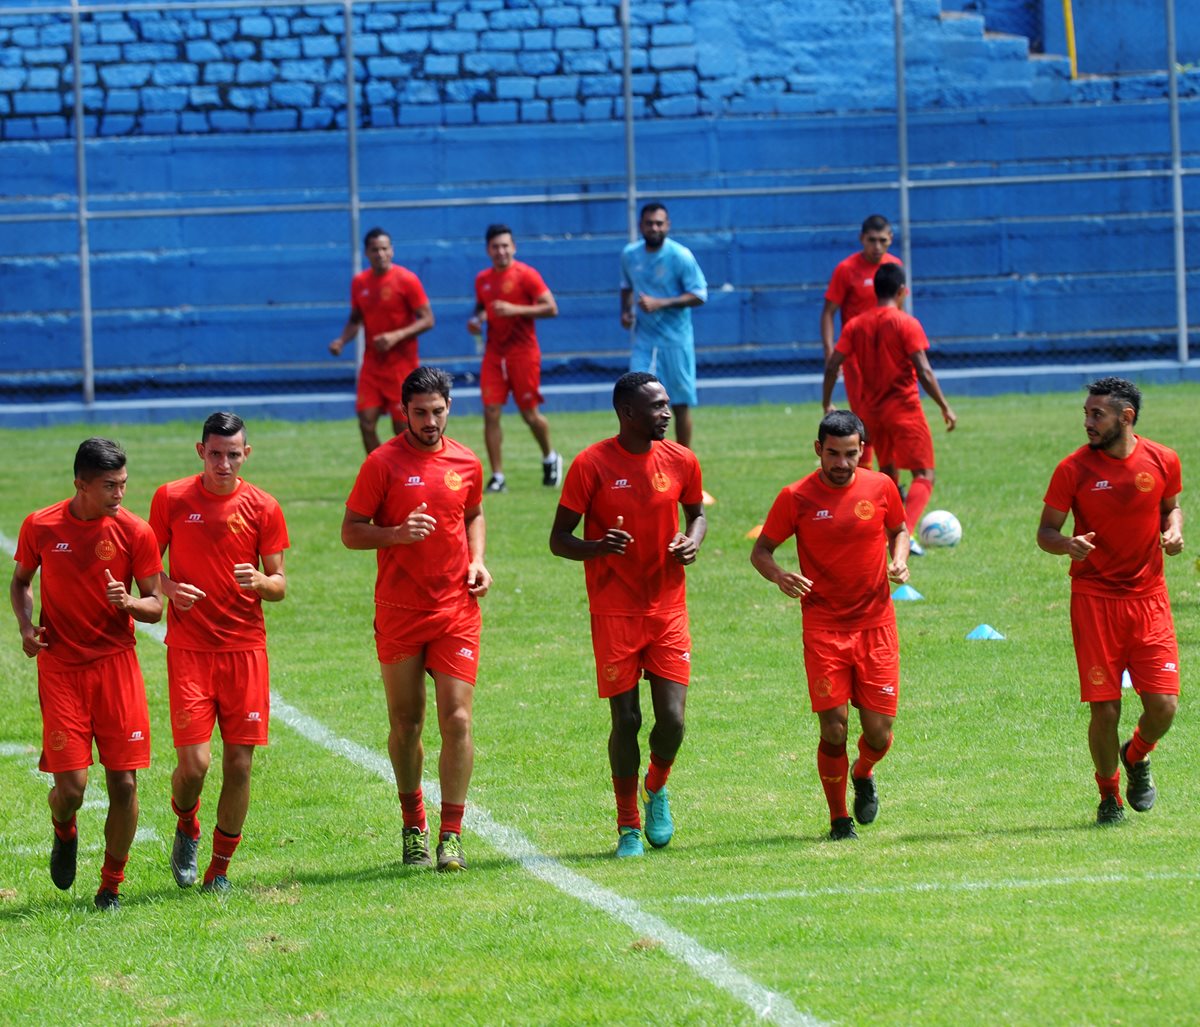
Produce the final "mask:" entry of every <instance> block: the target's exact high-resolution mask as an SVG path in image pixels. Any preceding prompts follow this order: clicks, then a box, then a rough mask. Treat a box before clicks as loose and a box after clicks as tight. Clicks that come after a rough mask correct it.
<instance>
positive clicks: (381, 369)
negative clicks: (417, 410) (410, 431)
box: [354, 360, 417, 421]
mask: <svg viewBox="0 0 1200 1027" xmlns="http://www.w3.org/2000/svg"><path fill="white" fill-rule="evenodd" d="M416 369H417V361H416V360H412V361H408V360H396V361H393V362H391V363H388V364H363V366H362V368H361V369H360V370H359V372H358V397H357V399H356V400H355V403H354V409H355V410H372V409H379V408H381V407H382V408H383V409H384V410H386V411H387V412H388V414H389V416H390V417H391V418H392V420H393V421H403V420H404V419H405V418H404V403H403V401H402V400H401V388H402V387H403V385H404V379H405V378H407V377H408V376H409V375H410V374H412V372H413V371H415V370H416Z"/></svg>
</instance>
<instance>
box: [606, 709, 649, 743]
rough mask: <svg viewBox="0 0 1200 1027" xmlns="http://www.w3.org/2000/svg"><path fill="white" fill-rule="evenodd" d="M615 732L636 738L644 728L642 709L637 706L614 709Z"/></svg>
mask: <svg viewBox="0 0 1200 1027" xmlns="http://www.w3.org/2000/svg"><path fill="white" fill-rule="evenodd" d="M612 726H613V732H614V733H615V734H617V735H619V736H621V737H625V738H628V737H633V738H636V737H637V735H638V732H639V731H641V729H642V711H641V710H639V709H638V708H637V707H636V706H630V707H623V708H621V709H619V710H617V709H615V710H613V715H612Z"/></svg>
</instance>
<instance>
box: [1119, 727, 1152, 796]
mask: <svg viewBox="0 0 1200 1027" xmlns="http://www.w3.org/2000/svg"><path fill="white" fill-rule="evenodd" d="M1132 741H1133V739H1132V738H1131V739H1130V740H1129V742H1126V743H1125V744H1124V745H1122V746H1121V766H1123V767H1124V768H1125V798H1126V799H1127V800H1128V802H1129V805H1130V806H1132V807H1133V808H1134V809H1135V810H1137V811H1138V812H1139V813H1145V812H1146V810H1148V809H1150V808H1152V807H1153V806H1154V800H1155V799H1156V798H1157V797H1158V789H1157V788H1155V787H1154V777H1153V775H1151V773H1150V757H1149V756H1147V757H1146V758H1145V759H1144V760H1142V761H1141V762H1140V763H1130V762H1129V759H1128V758H1127V756H1126V751H1127V750H1128V749H1129V743H1130V742H1132Z"/></svg>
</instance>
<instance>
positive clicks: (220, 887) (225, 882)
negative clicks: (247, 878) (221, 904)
mask: <svg viewBox="0 0 1200 1027" xmlns="http://www.w3.org/2000/svg"><path fill="white" fill-rule="evenodd" d="M200 890H201V891H202V892H206V893H207V894H209V895H228V894H229V893H230V892H231V891H233V885H232V884H230V883H229V878H228V877H226V876H225V875H224V874H217V876H216V877H214V878H213V879H212V880H211V881H205V882H204V883H203V884H202V885H200Z"/></svg>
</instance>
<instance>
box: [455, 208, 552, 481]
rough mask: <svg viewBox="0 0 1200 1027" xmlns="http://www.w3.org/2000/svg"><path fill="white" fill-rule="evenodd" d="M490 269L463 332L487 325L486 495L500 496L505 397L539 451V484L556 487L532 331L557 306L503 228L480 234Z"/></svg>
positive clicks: (483, 370)
mask: <svg viewBox="0 0 1200 1027" xmlns="http://www.w3.org/2000/svg"><path fill="white" fill-rule="evenodd" d="M484 238H485V240H486V242H487V252H488V256H489V257H490V258H491V260H492V266H491V267H489V268H484V269H483V270H482V271H480V272H479V274H477V275H476V276H475V312H474V313H473V314H472V315H471V317H470V319H469V320H468V321H467V331H468V332H470V333H472V334H474V335H478V334H479V333H480V332H482V331H483V326H484V324H485V323H486V324H487V344H486V346H485V348H484V351H483V362H482V363H481V365H480V368H479V394H480V398H481V399H482V400H483V441H484V444H485V445H486V446H487V454H488V463H489V464H490V465H491V468H492V476H491V478H490V479H489V480H488V483H487V491H488V492H506V491H507V490H508V486H507V485H506V484H505V481H506V479H505V476H504V459H503V456H502V445H503V441H504V433H503V430H502V429H501V425H500V414H501V411H503V409H504V404H505V403H506V402H507V400H508V397H509V396H510V395H511V396H512V398H513V402H514V403H515V404H516V406H517V410H518V412H519V413H520V414H521V418H522V420H524V422H525V423H526V424H527V425H529V430H530V431H531V432H533V437H534V439H535V440H536V441H537V444H538V446H539V447H540V449H541V451H542V484H543V485H547V486H553V485H557V484H558V483H559V481H560V480H561V478H562V457H561V456H560V455H559V453H558V451H557V450H556V449H555V448H554V446H553V445H551V443H550V423H549V422H548V421H547V420H546V418H545V415H543V414H542V413H541V411H540V410H539V409H538V408H539V406H540V405H541V404H542V403H543V402H545V397H544V396H543V395H542V351H541V349H539V347H538V338H537V325H536V324H534V322H535V321H537V320H539V319H541V318H549V317H558V303H557V302H556V301H555V299H554V293H552V292H551V291H550V287H549V286H548V285H546V283H545V281H544V280H543V279H542V276H541V275H540V274H538V273H537V271H536V270H535V269H534V268H532V267H530V266H529V265H528V264H523V263H521V261H519V260H516V259H514V258H515V256H516V252H517V245H516V243H515V242H513V234H512V229H510V228H509V227H508V225H488V228H487V232H486V233H485V234H484Z"/></svg>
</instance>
